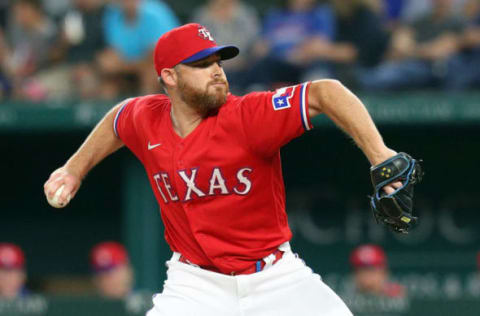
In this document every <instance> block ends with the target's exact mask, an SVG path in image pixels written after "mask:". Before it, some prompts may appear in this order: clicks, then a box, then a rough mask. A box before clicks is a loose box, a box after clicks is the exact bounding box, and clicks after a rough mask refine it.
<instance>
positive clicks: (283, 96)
mask: <svg viewBox="0 0 480 316" xmlns="http://www.w3.org/2000/svg"><path fill="white" fill-rule="evenodd" d="M294 89H295V87H285V88H280V89H278V90H277V91H276V92H275V94H274V95H273V97H272V105H273V109H274V110H275V111H278V110H283V109H288V108H289V107H291V106H292V105H291V104H290V99H291V98H292V96H293V92H294Z"/></svg>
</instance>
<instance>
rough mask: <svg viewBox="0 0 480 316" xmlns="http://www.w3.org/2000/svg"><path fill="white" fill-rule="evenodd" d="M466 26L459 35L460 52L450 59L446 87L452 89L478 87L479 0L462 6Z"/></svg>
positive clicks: (479, 46) (479, 58)
mask: <svg viewBox="0 0 480 316" xmlns="http://www.w3.org/2000/svg"><path fill="white" fill-rule="evenodd" d="M464 16H465V17H466V19H467V27H466V29H465V31H464V33H463V36H462V37H461V44H460V47H461V49H462V51H461V54H459V55H458V56H457V57H456V58H454V59H452V61H451V64H450V68H451V69H452V71H451V73H450V76H448V77H447V82H446V87H447V88H450V89H454V90H458V89H466V88H475V87H480V1H478V0H468V1H467V2H466V3H465V7H464Z"/></svg>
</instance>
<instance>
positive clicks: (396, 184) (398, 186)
mask: <svg viewBox="0 0 480 316" xmlns="http://www.w3.org/2000/svg"><path fill="white" fill-rule="evenodd" d="M391 185H392V186H393V187H394V188H395V189H398V188H401V187H402V185H403V183H401V182H400V181H397V182H394V183H392V184H391Z"/></svg>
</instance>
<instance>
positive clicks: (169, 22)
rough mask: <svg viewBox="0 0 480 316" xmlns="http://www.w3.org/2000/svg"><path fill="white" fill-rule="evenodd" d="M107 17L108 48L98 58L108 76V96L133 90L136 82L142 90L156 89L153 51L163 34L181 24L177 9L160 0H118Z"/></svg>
mask: <svg viewBox="0 0 480 316" xmlns="http://www.w3.org/2000/svg"><path fill="white" fill-rule="evenodd" d="M103 18H104V21H103V22H104V32H105V36H106V42H107V45H108V48H107V49H105V50H104V51H103V52H102V53H101V54H100V56H99V60H98V61H99V65H100V70H101V71H102V72H103V74H104V76H105V77H106V78H104V79H106V81H104V82H105V85H104V87H103V92H102V93H103V95H104V97H107V98H108V97H110V98H115V97H118V96H119V95H120V93H123V94H129V93H131V92H132V86H134V85H135V84H136V83H139V85H140V86H139V87H138V88H140V90H141V91H140V92H141V93H154V92H156V91H157V90H158V81H157V77H156V75H155V70H154V69H153V67H152V51H153V48H154V46H155V43H156V41H157V39H158V37H159V36H161V35H162V34H163V33H165V32H166V31H168V30H170V29H172V28H174V27H176V26H178V25H179V22H178V20H177V18H176V16H175V15H174V13H173V12H172V11H171V10H170V8H169V7H168V6H167V5H166V4H165V3H163V2H160V1H151V0H118V1H116V2H112V3H110V4H108V5H107V7H106V10H105V14H104V16H103Z"/></svg>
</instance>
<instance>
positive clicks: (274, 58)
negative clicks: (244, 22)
mask: <svg viewBox="0 0 480 316" xmlns="http://www.w3.org/2000/svg"><path fill="white" fill-rule="evenodd" d="M334 34H335V21H334V15H333V11H332V9H331V7H330V6H329V5H328V4H324V5H317V4H316V1H314V0H287V1H286V4H285V5H284V6H283V7H282V8H278V9H273V10H270V11H269V12H267V14H266V17H265V20H264V24H263V31H262V34H261V38H260V39H259V41H257V43H256V45H255V47H254V54H255V55H256V56H257V58H261V59H260V60H259V61H258V62H257V63H256V64H254V65H253V67H252V71H251V74H250V75H249V76H247V79H246V84H248V85H252V84H260V85H262V86H263V88H269V87H268V85H270V84H271V83H275V82H277V83H278V85H284V84H288V83H291V82H298V81H302V80H309V79H312V78H315V79H319V78H322V77H323V78H324V77H331V74H332V62H341V61H344V60H350V59H351V58H352V55H354V54H355V51H354V50H353V49H352V48H351V46H349V45H348V46H344V45H335V44H334V43H333V42H332V40H333V38H334ZM265 86H266V87H265Z"/></svg>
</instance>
